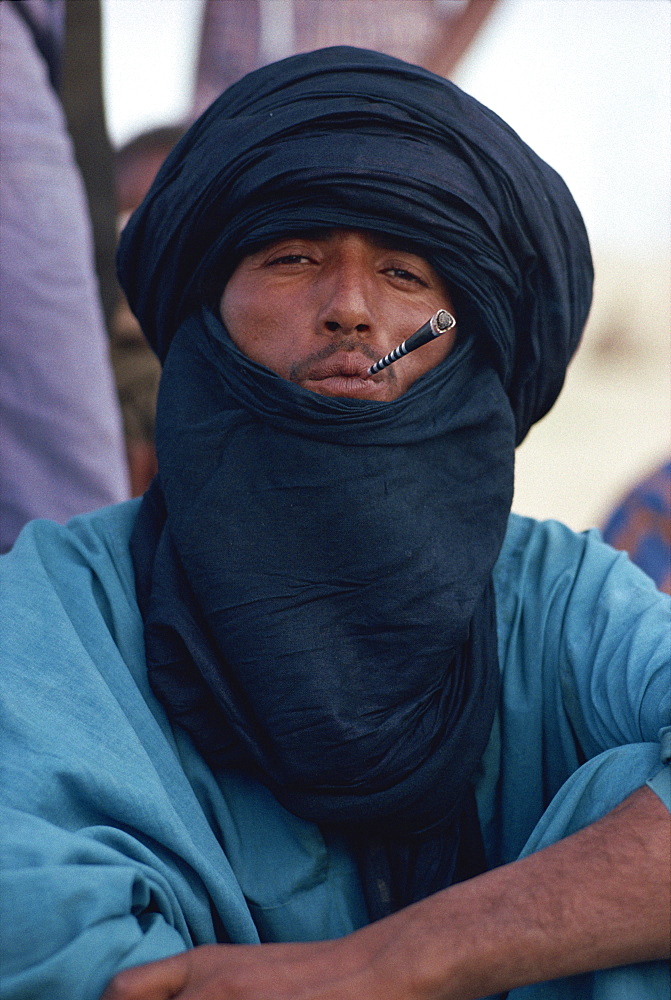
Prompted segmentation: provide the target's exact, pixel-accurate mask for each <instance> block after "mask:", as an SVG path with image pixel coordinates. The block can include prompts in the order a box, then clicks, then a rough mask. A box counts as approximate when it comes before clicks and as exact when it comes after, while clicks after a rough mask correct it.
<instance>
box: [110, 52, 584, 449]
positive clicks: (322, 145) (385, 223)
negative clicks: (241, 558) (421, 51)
mask: <svg viewBox="0 0 671 1000" xmlns="http://www.w3.org/2000/svg"><path fill="white" fill-rule="evenodd" d="M316 225H326V226H328V225H338V226H347V225H350V226H352V227H356V228H362V227H364V228H367V229H370V230H375V231H378V232H382V233H385V234H387V235H391V236H398V237H399V238H400V239H402V240H403V241H404V242H406V243H411V244H413V243H414V244H415V245H416V246H417V247H418V248H419V252H420V253H421V254H422V255H423V256H424V257H426V258H428V259H429V260H430V261H431V262H432V263H433V265H434V266H435V267H436V269H437V270H438V271H439V272H440V273H441V274H443V276H444V277H445V278H447V281H448V284H449V285H450V287H451V288H452V289H454V290H455V292H457V299H458V304H459V306H460V310H459V312H460V315H459V321H460V328H461V329H462V330H463V329H464V328H465V324H467V325H468V327H469V328H470V329H472V330H476V331H477V332H478V335H479V336H481V337H483V338H486V340H487V342H488V343H489V345H490V347H491V350H492V354H493V358H494V360H495V364H496V368H497V370H498V372H499V374H500V377H501V380H502V383H503V386H504V388H505V390H506V392H507V393H508V395H509V397H510V400H511V404H512V407H513V412H514V414H515V420H516V425H517V439H518V442H519V441H520V440H521V439H522V438H523V437H524V435H525V434H526V433H527V431H528V430H529V427H530V426H531V425H532V424H533V423H534V422H535V421H537V420H539V419H540V418H541V417H542V416H543V415H544V414H545V413H546V412H547V410H548V409H549V408H550V407H551V406H552V404H553V403H554V401H555V399H556V397H557V395H558V393H559V390H560V389H561V386H562V384H563V380H564V374H565V371H566V366H567V364H568V361H569V360H570V358H571V356H572V354H573V352H574V350H575V348H576V346H577V344H578V341H579V339H580V335H581V333H582V329H583V326H584V323H585V320H586V317H587V313H588V310H589V304H590V300H591V287H592V268H591V259H590V252H589V245H588V241H587V235H586V233H585V229H584V225H583V222H582V219H581V217H580V214H579V212H578V209H577V208H576V205H575V203H574V201H573V198H572V197H571V195H570V193H569V191H568V190H567V188H566V185H565V184H564V182H563V181H562V179H561V178H560V177H559V175H558V174H557V173H555V171H554V170H552V168H551V167H549V166H548V165H547V164H546V163H544V162H543V161H542V160H541V159H540V158H539V157H538V156H536V154H535V153H534V152H533V151H532V150H531V149H530V148H529V147H528V146H527V145H525V143H523V142H522V141H521V140H520V138H519V137H518V136H517V135H516V133H515V132H513V130H512V129H511V128H509V126H508V125H506V124H505V122H503V121H501V119H500V118H498V117H497V116H496V115H495V114H494V113H493V112H491V111H489V110H488V109H487V108H485V107H483V106H482V105H481V104H479V103H478V102H477V101H476V100H474V99H473V98H472V97H469V96H468V95H467V94H465V93H463V92H462V91H461V90H459V88H458V87H456V86H454V85H453V84H451V83H448V82H447V81H445V80H443V79H442V78H440V77H437V76H435V75H434V74H432V73H430V72H428V71H427V70H423V69H420V68H418V67H416V66H410V65H408V64H406V63H403V62H400V61H398V60H396V59H393V58H391V57H390V56H385V55H382V54H380V53H376V52H368V51H364V50H360V49H353V48H345V47H338V48H331V49H325V50H322V51H319V52H313V53H310V54H308V55H301V56H295V57H292V58H290V59H286V60H283V61H282V62H279V63H275V64H273V65H271V66H266V67H264V68H263V69H260V70H257V71H256V72H254V73H250V74H249V75H248V76H246V77H244V78H243V79H242V80H240V81H239V82H238V83H236V84H234V85H233V86H232V87H230V88H229V89H228V90H227V91H225V93H224V94H222V96H221V97H220V98H218V100H216V101H215V102H214V103H213V104H212V105H211V107H210V108H209V109H208V110H207V111H206V112H205V113H204V114H203V115H202V116H201V118H200V119H199V120H198V121H197V122H196V123H195V125H193V126H192V128H191V129H190V130H189V132H188V133H187V134H186V135H185V136H184V138H183V139H182V140H181V141H180V143H179V144H178V145H177V147H176V149H175V150H174V151H173V152H172V153H171V155H170V156H169V157H168V159H167V161H166V162H165V164H164V165H163V168H162V169H161V171H160V173H159V176H158V178H157V180H156V182H155V184H154V186H153V187H152V189H151V191H150V193H149V196H148V197H147V199H146V200H145V202H144V204H143V205H142V206H141V208H140V209H139V210H138V212H136V213H135V215H134V217H133V218H132V219H131V221H130V223H129V225H128V226H127V228H126V230H125V232H124V235H123V238H122V243H121V251H120V255H119V271H120V276H121V282H122V285H123V287H124V289H125V291H126V294H127V296H128V300H129V302H130V305H131V308H132V309H133V311H134V312H135V314H136V316H137V317H138V319H139V321H140V324H141V326H142V329H143V330H144V333H145V335H146V336H147V337H148V339H149V341H150V343H151V344H152V345H153V346H154V348H155V350H156V352H157V353H158V355H159V357H160V358H161V359H164V358H165V355H166V352H167V349H168V346H169V344H170V341H171V339H172V337H173V335H174V333H175V330H176V329H177V328H178V326H179V324H180V323H181V321H182V320H183V319H184V318H185V317H186V316H187V315H188V314H189V313H190V312H191V311H192V310H193V308H194V306H195V305H196V304H197V303H198V302H199V300H200V298H201V295H202V283H203V279H204V277H205V276H206V275H207V274H208V273H209V272H211V270H212V269H213V267H215V265H216V268H217V270H218V273H219V275H220V278H221V287H223V284H224V281H225V278H226V277H227V276H228V274H230V273H231V271H232V270H233V268H234V266H235V263H236V262H237V261H238V260H239V258H240V257H241V256H242V255H243V254H244V253H245V252H247V251H249V250H251V249H254V248H258V247H259V245H262V244H263V243H266V242H268V241H270V240H272V239H274V238H277V237H279V236H283V235H286V234H287V233H288V232H291V231H297V230H301V229H305V228H306V227H309V226H316Z"/></svg>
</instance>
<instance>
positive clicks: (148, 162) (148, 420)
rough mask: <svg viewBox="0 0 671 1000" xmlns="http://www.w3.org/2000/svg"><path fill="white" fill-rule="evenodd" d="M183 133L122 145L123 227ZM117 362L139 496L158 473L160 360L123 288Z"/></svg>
mask: <svg viewBox="0 0 671 1000" xmlns="http://www.w3.org/2000/svg"><path fill="white" fill-rule="evenodd" d="M183 133H184V128H183V127H182V126H179V125H174V126H171V125H169V126H165V127H162V128H161V127H159V128H155V129H150V130H149V131H147V132H141V133H140V134H139V135H137V136H135V137H134V138H133V139H131V140H130V141H129V142H127V143H125V144H124V145H123V146H122V147H121V148H120V149H118V150H117V152H116V156H115V167H114V189H115V197H116V212H117V222H118V231H119V232H120V231H121V229H123V227H124V225H125V224H126V222H127V221H128V218H129V216H130V215H131V214H132V212H133V211H134V210H135V209H136V208H137V206H138V205H139V204H140V202H141V201H142V199H143V198H144V196H145V194H146V193H147V191H148V190H149V186H150V185H151V182H152V181H153V180H154V177H155V176H156V174H157V173H158V169H159V167H160V166H161V164H162V163H163V161H164V159H165V158H166V156H167V155H168V153H169V152H170V150H171V149H172V147H173V146H174V145H175V143H176V142H177V140H178V139H180V138H181V136H182V135H183ZM110 332H111V338H112V341H111V343H112V364H113V366H114V375H115V378H116V384H117V391H118V393H119V402H120V404H121V412H122V415H123V426H124V436H125V439H126V453H127V456H128V468H129V473H130V483H131V492H132V495H133V496H140V494H142V493H144V492H145V490H146V489H147V488H148V487H149V484H150V482H151V480H152V479H153V477H154V475H155V474H156V469H157V464H156V451H155V448H154V416H155V412H156V395H157V392H158V381H159V377H160V374H161V365H160V363H159V361H158V358H157V357H156V355H155V354H154V352H153V351H152V349H151V348H150V346H149V344H148V343H147V341H146V340H145V338H144V335H143V333H142V330H141V329H140V325H139V323H138V321H137V320H136V319H135V317H134V316H133V314H132V312H131V311H130V309H129V308H128V303H127V302H126V299H125V297H124V296H123V293H122V292H121V289H119V292H118V296H117V300H116V304H115V308H114V312H113V314H112V319H111V331H110Z"/></svg>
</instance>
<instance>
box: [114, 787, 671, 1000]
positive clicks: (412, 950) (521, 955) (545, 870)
mask: <svg viewBox="0 0 671 1000" xmlns="http://www.w3.org/2000/svg"><path fill="white" fill-rule="evenodd" d="M670 855H671V820H670V818H669V814H668V811H667V810H666V808H665V807H664V805H663V804H662V803H661V802H660V800H659V798H658V797H657V796H656V795H655V794H654V792H652V791H651V790H650V789H649V788H646V787H644V788H640V789H639V790H638V791H637V792H635V793H634V794H633V795H631V796H630V797H629V798H628V799H626V800H625V802H623V803H622V805H620V806H618V808H617V809H614V810H613V811H612V812H611V813H609V814H608V815H607V816H604V817H603V819H601V820H599V821H598V822H597V823H594V824H592V825H591V826H588V827H586V828H585V829H584V830H581V831H580V832H579V833H575V834H573V835H572V836H571V837H567V838H566V839H565V840H562V841H559V842H558V843H557V844H553V845H552V846H551V847H547V848H545V849H544V850H542V851H539V852H538V853H537V854H532V855H530V856H529V857H527V858H524V859H523V860H522V861H516V862H514V863H513V864H510V865H505V866H503V867H501V868H497V869H494V870H493V871H490V872H487V873H486V874H484V875H480V876H479V877H478V878H475V879H471V880H470V881H468V882H462V883H460V884H459V885H455V886H452V887H451V888H449V889H445V890H443V891H442V892H438V893H436V894H435V895H434V896H430V897H429V898H428V899H425V900H422V902H421V903H415V904H414V905H413V906H409V907H407V909H405V910H401V911H400V912H399V913H395V914H394V915H393V916H391V917H387V918H386V919H385V920H380V921H378V922H377V923H375V924H371V925H370V926H368V927H364V928H362V929H361V930H359V931H356V933H354V934H350V935H348V936H347V937H345V938H341V939H339V940H336V941H323V942H318V943H316V944H273V945H209V946H205V947H201V948H195V949H192V950H191V951H188V952H185V953H183V954H181V955H176V956H175V957H174V958H168V959H165V960H163V961H160V962H152V963H150V964H149V965H144V966H140V967H138V968H135V969H129V970H127V971H125V972H122V973H120V974H119V975H118V976H116V977H115V978H114V979H113V980H112V982H111V983H110V985H109V987H108V988H107V990H106V991H105V993H104V995H103V998H102V1000H169V998H170V1000H172V998H175V1000H415V998H417V1000H474V998H476V997H482V996H486V995H488V994H490V993H498V992H501V991H504V990H508V989H513V988H514V987H516V986H522V985H525V984H527V983H532V982H543V981H544V980H547V979H555V978H557V977H560V976H570V975H574V974H576V973H580V972H587V971H590V970H594V969H603V968H608V967H609V966H614V965H626V964H629V963H632V962H643V961H650V960H653V959H661V958H665V957H667V956H668V955H669V953H670V952H671V927H670V926H669V921H670V919H671V917H670V914H671V878H670V876H669V871H670V862H671V857H670Z"/></svg>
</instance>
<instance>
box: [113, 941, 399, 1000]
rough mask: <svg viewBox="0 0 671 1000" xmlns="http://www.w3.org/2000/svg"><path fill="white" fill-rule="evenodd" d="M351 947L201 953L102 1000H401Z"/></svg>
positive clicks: (145, 969)
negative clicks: (231, 999)
mask: <svg viewBox="0 0 671 1000" xmlns="http://www.w3.org/2000/svg"><path fill="white" fill-rule="evenodd" d="M358 946H359V942H358V941H357V935H356V934H351V935H349V936H348V937H346V938H341V939H339V940H337V941H324V942H319V943H316V944H266V945H226V944H219V945H204V946H202V947H200V948H193V949H192V950H190V951H186V952H183V953H182V954H181V955H175V956H174V957H173V958H166V959H164V960H163V961H160V962H151V963H150V964H149V965H142V966H138V967H137V968H135V969H128V970H127V971H125V972H121V973H119V975H117V976H115V978H114V979H113V980H112V982H111V983H110V985H109V986H108V987H107V989H106V990H105V993H104V994H103V997H102V998H101V1000H172V998H175V1000H229V998H236V1000H243V998H247V1000H252V998H253V1000H271V998H272V1000H280V998H281V1000H317V998H319V1000H364V998H365V1000H407V997H408V994H407V993H403V992H396V990H395V984H393V983H391V982H390V973H391V963H390V964H389V967H388V968H387V969H384V968H382V969H380V970H377V969H376V963H375V962H372V961H370V962H369V961H366V958H365V957H364V954H358V951H359V947H358ZM363 951H365V949H363Z"/></svg>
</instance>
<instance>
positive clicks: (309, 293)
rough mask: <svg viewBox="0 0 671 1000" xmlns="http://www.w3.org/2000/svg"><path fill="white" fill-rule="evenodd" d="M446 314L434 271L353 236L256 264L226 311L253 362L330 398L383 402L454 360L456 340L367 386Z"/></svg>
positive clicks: (227, 298)
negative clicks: (381, 364) (372, 371)
mask: <svg viewBox="0 0 671 1000" xmlns="http://www.w3.org/2000/svg"><path fill="white" fill-rule="evenodd" d="M437 309H448V310H450V311H453V307H452V303H451V301H450V296H449V294H448V291H447V289H446V287H445V285H444V283H443V281H442V280H441V278H440V277H439V276H438V275H437V274H436V272H435V271H434V269H433V268H432V267H431V265H430V264H428V263H427V261H425V260H424V259H423V258H422V257H418V256H416V255H415V254H413V253H409V252H407V251H405V250H395V249H391V248H390V245H389V244H386V245H385V244H383V243H382V242H381V241H380V239H379V238H378V237H376V236H374V235H372V234H370V233H365V232H360V231H356V230H347V229H336V230H331V231H328V232H325V233H319V234H316V235H315V234H311V235H309V236H298V237H297V236H292V237H288V238H286V239H280V240H277V241H275V242H274V243H271V244H270V245H269V246H266V247H264V248H263V250H259V251H258V252H257V253H253V254H250V255H249V256H248V257H245V258H244V259H243V260H242V261H241V262H240V264H238V266H237V268H236V270H235V271H234V272H233V274H232V276H231V278H230V279H229V281H228V284H227V285H226V288H225V289H224V294H223V295H222V297H221V303H220V311H221V318H222V320H223V323H224V325H225V327H226V329H227V330H228V332H229V334H230V336H231V339H232V340H233V341H234V343H235V344H236V345H237V346H238V347H239V348H240V350H241V351H243V353H244V354H246V355H247V356H248V357H250V358H252V360H254V361H257V362H259V363H260V364H262V365H265V366H266V367H267V368H270V369H271V370H272V371H274V372H276V373H277V374H278V375H281V376H282V378H285V379H288V380H289V381H290V382H296V383H297V384H298V385H302V386H303V387H304V388H305V389H310V390H311V391H312V392H318V393H321V395H323V396H344V397H348V398H351V399H376V400H391V399H396V398H397V397H398V396H400V395H402V394H403V393H404V392H405V391H406V389H408V388H409V387H410V386H411V385H412V383H413V382H415V381H416V380H417V379H418V378H419V377H420V375H423V374H424V373H425V372H427V371H429V369H430V368H433V367H434V366H435V365H437V364H438V362H439V361H442V360H443V358H445V357H446V356H447V355H448V354H449V352H450V350H451V348H452V345H453V343H454V332H453V331H448V332H447V333H445V334H443V335H442V336H441V337H439V338H437V339H436V340H433V341H431V342H430V343H429V344H426V345H425V346H424V347H421V348H419V349H418V350H416V351H414V352H412V353H411V354H409V355H407V357H404V358H401V359H400V361H397V362H396V363H395V364H393V365H391V366H390V367H389V368H386V369H384V370H383V371H381V372H378V374H377V375H373V376H372V377H371V378H366V377H365V373H366V371H367V369H368V368H369V367H370V366H371V364H372V363H373V362H374V361H377V360H378V358H381V357H383V355H385V354H388V353H389V351H391V350H392V349H393V348H394V347H397V346H398V344H400V343H401V342H402V341H403V340H406V339H407V337H409V336H410V334H412V333H414V332H415V330H416V329H418V327H420V326H421V325H422V324H423V323H425V322H426V321H427V320H428V319H429V317H430V316H431V315H432V314H433V313H435V312H436V310H437Z"/></svg>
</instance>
